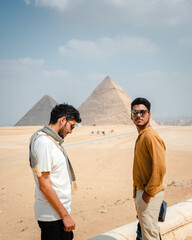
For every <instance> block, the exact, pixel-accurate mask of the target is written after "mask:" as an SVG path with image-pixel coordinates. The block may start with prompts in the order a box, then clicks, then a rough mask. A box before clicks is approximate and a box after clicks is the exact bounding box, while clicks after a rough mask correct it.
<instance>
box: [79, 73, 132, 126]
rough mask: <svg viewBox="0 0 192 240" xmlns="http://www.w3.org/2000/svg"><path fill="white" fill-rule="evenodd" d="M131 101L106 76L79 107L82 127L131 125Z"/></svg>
mask: <svg viewBox="0 0 192 240" xmlns="http://www.w3.org/2000/svg"><path fill="white" fill-rule="evenodd" d="M131 102H132V99H131V98H130V97H129V96H128V95H127V94H126V93H125V92H124V91H123V89H122V88H121V87H120V86H119V85H118V84H117V83H115V82H114V81H113V80H112V79H111V78H110V77H109V76H107V77H106V78H105V79H104V80H103V81H102V82H101V83H100V84H99V85H98V87H97V88H96V89H95V90H94V91H93V93H92V94H91V95H90V96H89V97H88V98H87V100H86V101H85V102H84V103H82V104H81V106H80V107H79V109H78V110H79V112H80V115H81V118H82V124H83V125H93V124H96V125H109V124H116V125H117V124H132V121H131V116H130V114H131Z"/></svg>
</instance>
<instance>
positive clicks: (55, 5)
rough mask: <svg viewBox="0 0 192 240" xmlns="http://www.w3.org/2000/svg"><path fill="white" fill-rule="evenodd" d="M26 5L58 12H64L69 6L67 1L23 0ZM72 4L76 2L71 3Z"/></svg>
mask: <svg viewBox="0 0 192 240" xmlns="http://www.w3.org/2000/svg"><path fill="white" fill-rule="evenodd" d="M24 2H25V3H26V4H27V5H30V4H31V5H35V6H37V7H45V8H52V9H56V10H58V11H64V10H66V8H68V6H69V5H70V1H69V0H24ZM73 2H74V3H76V2H78V0H76V1H73Z"/></svg>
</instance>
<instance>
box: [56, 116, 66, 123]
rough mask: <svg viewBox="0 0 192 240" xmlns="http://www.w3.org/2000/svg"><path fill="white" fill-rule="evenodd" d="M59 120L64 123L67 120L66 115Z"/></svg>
mask: <svg viewBox="0 0 192 240" xmlns="http://www.w3.org/2000/svg"><path fill="white" fill-rule="evenodd" d="M58 121H59V123H60V124H64V123H65V122H66V117H65V116H64V117H61V118H59V119H58Z"/></svg>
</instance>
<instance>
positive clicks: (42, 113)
mask: <svg viewBox="0 0 192 240" xmlns="http://www.w3.org/2000/svg"><path fill="white" fill-rule="evenodd" d="M57 104H58V103H57V102H56V101H55V100H54V99H53V98H51V97H50V96H48V95H45V96H44V97H42V98H41V99H40V100H39V101H38V102H37V103H36V104H35V105H34V106H33V107H32V108H31V109H30V110H29V111H28V112H27V113H26V114H25V115H24V116H23V117H22V118H21V119H20V120H19V121H18V122H17V123H16V124H15V126H39V125H47V124H48V123H49V120H50V113H51V110H52V109H53V107H55V105H57Z"/></svg>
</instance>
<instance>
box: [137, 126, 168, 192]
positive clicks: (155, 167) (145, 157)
mask: <svg viewBox="0 0 192 240" xmlns="http://www.w3.org/2000/svg"><path fill="white" fill-rule="evenodd" d="M165 150H166V147H165V144H164V142H163V140H162V139H161V138H160V137H159V135H158V133H157V132H156V131H154V130H153V128H152V127H149V128H146V129H144V130H143V131H141V132H140V134H139V136H138V138H137V140H136V143H135V151H134V163H133V188H134V190H133V191H134V197H135V188H136V187H137V188H139V189H141V190H145V192H147V193H148V194H149V195H150V196H151V197H154V196H155V195H156V194H157V193H158V192H160V191H162V190H164V187H163V177H164V175H165V172H166V163H165Z"/></svg>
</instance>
